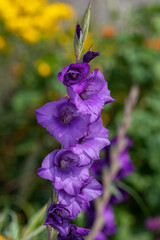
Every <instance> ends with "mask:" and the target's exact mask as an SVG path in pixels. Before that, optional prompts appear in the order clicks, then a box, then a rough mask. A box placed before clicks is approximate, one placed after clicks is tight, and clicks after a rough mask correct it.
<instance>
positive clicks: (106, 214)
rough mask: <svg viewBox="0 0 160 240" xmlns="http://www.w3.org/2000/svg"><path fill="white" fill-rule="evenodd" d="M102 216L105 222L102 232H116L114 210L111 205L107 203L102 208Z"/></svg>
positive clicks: (109, 233) (110, 233) (108, 233)
mask: <svg viewBox="0 0 160 240" xmlns="http://www.w3.org/2000/svg"><path fill="white" fill-rule="evenodd" d="M103 218H104V222H105V225H104V228H103V232H104V233H105V234H106V235H108V236H109V235H113V234H114V233H115V232H116V224H115V219H114V212H113V209H112V207H111V205H109V204H108V205H107V206H106V208H105V209H104V211H103Z"/></svg>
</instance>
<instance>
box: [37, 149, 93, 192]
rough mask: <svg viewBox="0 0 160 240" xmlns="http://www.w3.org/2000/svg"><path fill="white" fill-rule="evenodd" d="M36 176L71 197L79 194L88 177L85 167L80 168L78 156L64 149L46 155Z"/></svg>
mask: <svg viewBox="0 0 160 240" xmlns="http://www.w3.org/2000/svg"><path fill="white" fill-rule="evenodd" d="M38 174H39V176H41V177H42V178H45V179H49V180H50V181H52V182H53V185H54V187H55V189H65V191H66V192H67V193H68V194H71V195H72V194H76V193H79V192H80V188H81V187H82V186H83V184H84V181H86V180H87V179H88V178H89V176H90V175H89V172H88V169H87V168H86V167H80V158H79V156H78V155H76V154H74V153H73V152H72V151H71V150H66V149H61V150H55V151H53V152H51V153H50V154H48V155H47V157H46V158H45V159H44V161H43V162H42V167H41V168H39V169H38Z"/></svg>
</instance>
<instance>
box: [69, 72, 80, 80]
mask: <svg viewBox="0 0 160 240" xmlns="http://www.w3.org/2000/svg"><path fill="white" fill-rule="evenodd" d="M68 75H69V77H70V78H72V79H76V78H77V76H78V74H77V73H69V74H68Z"/></svg>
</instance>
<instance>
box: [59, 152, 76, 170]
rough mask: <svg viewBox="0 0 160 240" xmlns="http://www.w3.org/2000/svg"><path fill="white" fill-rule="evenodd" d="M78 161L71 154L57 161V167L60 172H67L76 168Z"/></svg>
mask: <svg viewBox="0 0 160 240" xmlns="http://www.w3.org/2000/svg"><path fill="white" fill-rule="evenodd" d="M78 162H79V159H78V158H77V156H74V155H72V154H67V155H63V156H62V157H61V158H60V159H59V161H58V167H59V168H61V169H62V170H65V171H69V169H71V168H75V167H77V165H78Z"/></svg>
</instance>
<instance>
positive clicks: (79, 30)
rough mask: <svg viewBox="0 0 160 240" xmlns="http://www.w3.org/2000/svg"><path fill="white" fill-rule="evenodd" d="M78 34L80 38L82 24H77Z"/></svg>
mask: <svg viewBox="0 0 160 240" xmlns="http://www.w3.org/2000/svg"><path fill="white" fill-rule="evenodd" d="M76 34H77V38H78V40H79V39H80V36H81V26H80V24H77V25H76Z"/></svg>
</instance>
